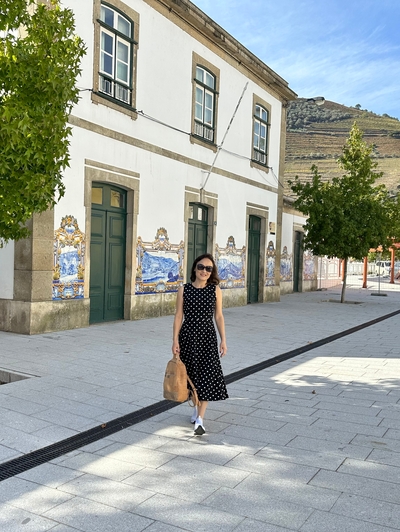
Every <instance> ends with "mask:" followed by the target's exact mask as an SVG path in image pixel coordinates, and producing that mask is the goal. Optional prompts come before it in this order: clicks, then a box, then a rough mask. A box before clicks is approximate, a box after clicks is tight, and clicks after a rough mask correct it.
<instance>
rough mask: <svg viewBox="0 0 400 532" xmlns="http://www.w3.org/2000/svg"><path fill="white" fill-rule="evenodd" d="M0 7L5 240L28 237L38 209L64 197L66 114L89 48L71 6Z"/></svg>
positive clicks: (20, 0)
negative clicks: (27, 225)
mask: <svg viewBox="0 0 400 532" xmlns="http://www.w3.org/2000/svg"><path fill="white" fill-rule="evenodd" d="M36 3H37V2H36V1H35V0H2V1H1V6H0V242H7V241H8V240H10V239H13V240H19V239H21V238H25V237H27V236H28V234H29V232H28V230H27V228H26V227H24V224H25V223H26V222H27V221H28V220H29V218H31V217H32V214H33V213H40V212H43V211H45V210H46V209H48V208H50V207H52V206H54V204H55V203H56V202H57V201H58V200H59V199H60V197H61V196H63V194H64V185H63V182H62V174H63V170H64V169H65V168H66V167H67V166H68V163H69V153H68V148H69V136H70V134H71V128H70V127H68V125H67V122H68V115H69V114H70V112H71V109H72V106H73V105H74V104H75V103H77V101H78V99H79V90H78V88H77V87H76V80H77V77H78V75H79V73H80V60H81V58H82V56H83V55H84V53H85V46H84V44H83V41H82V40H81V39H80V38H79V37H78V36H76V35H75V33H74V32H75V26H74V17H73V13H72V11H71V10H70V9H64V8H61V6H60V4H59V0H47V1H46V2H45V3H43V1H40V0H39V5H36Z"/></svg>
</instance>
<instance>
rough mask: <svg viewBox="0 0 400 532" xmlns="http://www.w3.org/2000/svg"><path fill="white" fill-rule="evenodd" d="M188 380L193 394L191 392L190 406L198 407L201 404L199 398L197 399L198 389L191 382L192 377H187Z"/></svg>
mask: <svg viewBox="0 0 400 532" xmlns="http://www.w3.org/2000/svg"><path fill="white" fill-rule="evenodd" d="M187 380H188V383H189V385H190V387H191V389H192V390H191V393H190V392H189V397H188V403H189V406H193V407H195V406H198V404H199V398H198V397H197V390H196V388H195V387H194V384H193V382H192V381H191V380H190V377H189V375H187Z"/></svg>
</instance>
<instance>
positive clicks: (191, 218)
mask: <svg viewBox="0 0 400 532" xmlns="http://www.w3.org/2000/svg"><path fill="white" fill-rule="evenodd" d="M189 219H190V220H193V205H189Z"/></svg>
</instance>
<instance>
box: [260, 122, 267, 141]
mask: <svg viewBox="0 0 400 532" xmlns="http://www.w3.org/2000/svg"><path fill="white" fill-rule="evenodd" d="M266 136H267V128H266V126H265V125H264V124H261V137H262V138H264V139H265V137H266Z"/></svg>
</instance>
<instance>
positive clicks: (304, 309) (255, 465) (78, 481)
mask: <svg viewBox="0 0 400 532" xmlns="http://www.w3.org/2000/svg"><path fill="white" fill-rule="evenodd" d="M339 290H340V289H339V288H330V289H328V290H327V291H320V292H312V293H305V294H291V295H287V296H283V297H282V299H281V302H279V303H269V304H259V305H248V306H246V307H241V308H232V309H226V310H225V311H224V314H225V321H226V330H227V339H228V348H229V352H228V355H227V356H226V357H225V358H224V359H223V368H224V372H225V374H226V375H230V374H232V373H234V372H236V371H238V370H241V369H244V368H246V367H249V366H252V365H254V364H257V363H260V362H263V361H265V360H267V359H270V358H272V357H276V356H278V355H282V354H284V353H287V352H289V351H292V350H294V349H297V348H304V347H305V346H308V347H311V349H310V350H308V351H307V352H304V353H302V354H300V355H298V356H296V357H294V358H290V359H288V360H286V361H283V362H279V363H277V364H275V365H272V366H271V367H268V368H266V369H263V370H262V371H259V372H256V373H253V374H252V375H249V376H247V377H245V378H243V379H240V380H237V381H235V382H233V383H231V384H229V385H228V391H229V394H230V398H229V399H228V400H227V401H221V402H217V403H210V405H209V408H208V410H207V416H206V420H205V426H206V430H207V432H206V434H205V435H204V436H201V437H195V436H193V426H192V425H191V424H190V422H189V418H190V415H191V410H190V409H189V407H188V406H187V405H178V406H176V407H175V408H173V409H170V410H168V411H166V412H164V413H162V414H159V415H157V416H154V417H152V418H151V419H147V420H145V421H142V422H140V423H137V424H135V425H134V426H132V427H130V428H126V429H124V430H121V431H118V432H115V433H114V434H112V435H109V436H107V437H105V438H102V439H98V440H97V441H95V442H94V443H91V444H89V445H86V446H84V447H81V448H79V449H76V450H74V451H72V452H69V453H67V454H64V455H61V456H59V457H58V458H55V459H53V460H51V461H49V462H47V463H44V464H42V465H39V466H37V467H34V468H31V469H28V470H26V471H25V472H23V473H19V474H16V475H14V476H12V477H10V478H7V479H6V480H3V481H1V482H0V530H1V531H3V530H4V531H5V532H14V531H16V532H21V531H27V532H40V531H48V530H51V531H53V532H67V531H68V532H73V531H84V532H107V531H112V532H125V531H126V532H136V531H138V532H139V531H142V530H146V531H147V532H178V531H193V532H199V531H204V532H213V531H217V532H230V531H235V532H287V531H301V532H394V531H396V530H400V474H399V473H400V386H399V384H400V349H399V345H400V314H397V315H393V316H392V317H390V318H387V319H384V320H382V321H379V322H376V323H373V324H371V325H369V326H368V327H365V328H362V329H359V330H355V331H353V332H352V333H351V334H347V335H345V336H343V337H340V338H338V339H336V340H334V341H331V342H329V343H325V344H324V345H320V346H319V347H314V346H313V343H315V342H317V341H319V340H322V339H324V338H327V337H330V336H332V335H335V334H337V333H341V332H343V331H348V330H349V329H351V328H357V326H360V325H362V324H365V323H368V322H373V321H374V320H376V319H377V318H380V317H383V316H386V315H388V314H391V313H395V312H396V311H399V310H400V293H399V291H390V290H388V291H387V296H386V297H372V296H371V292H370V291H367V290H362V289H360V288H356V289H350V290H348V291H347V299H348V301H349V303H347V304H344V305H340V304H339V303H337V301H338V300H339ZM172 321H173V318H172V316H168V317H162V318H154V319H150V320H143V321H136V322H127V321H124V322H117V323H110V324H106V325H96V326H92V327H89V328H86V329H79V330H74V331H64V332H58V333H50V334H42V335H38V336H30V337H28V336H19V335H15V334H10V333H1V332H0V374H1V372H3V374H5V373H7V372H8V373H18V374H20V375H24V376H26V377H29V378H26V379H24V380H20V381H18V382H13V383H11V384H6V385H3V386H0V463H2V464H3V465H4V464H6V463H7V462H10V461H11V460H14V459H18V458H19V457H21V456H23V455H26V454H28V453H30V452H32V451H35V450H38V449H42V448H45V447H46V446H49V445H51V444H54V443H56V442H60V441H62V440H65V439H66V438H69V437H70V436H74V435H77V434H79V433H81V432H83V431H86V430H89V429H91V428H93V427H97V426H99V425H101V424H107V423H108V422H110V421H112V420H114V419H116V418H118V417H120V416H124V415H126V414H130V413H132V412H135V411H139V410H140V409H142V408H143V407H147V406H149V405H152V404H154V403H157V402H158V401H161V400H162V381H163V373H164V369H165V366H166V363H167V361H168V359H169V358H170V357H171V354H170V353H171V351H170V349H171V335H172Z"/></svg>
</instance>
